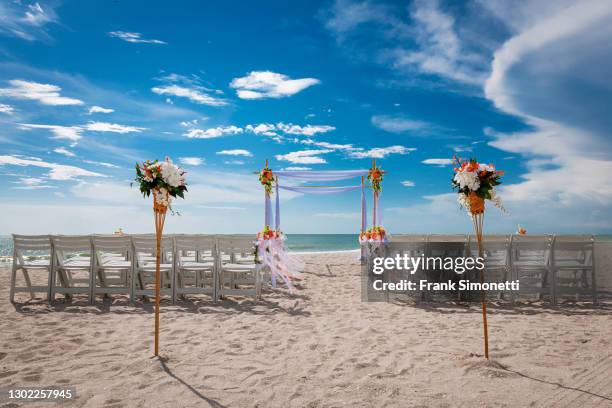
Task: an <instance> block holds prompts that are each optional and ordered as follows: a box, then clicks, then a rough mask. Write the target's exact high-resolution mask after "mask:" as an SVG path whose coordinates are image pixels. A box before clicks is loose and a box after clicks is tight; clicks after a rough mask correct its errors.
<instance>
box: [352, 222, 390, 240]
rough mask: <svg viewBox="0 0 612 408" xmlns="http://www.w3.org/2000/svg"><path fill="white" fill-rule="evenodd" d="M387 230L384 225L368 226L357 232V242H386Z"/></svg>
mask: <svg viewBox="0 0 612 408" xmlns="http://www.w3.org/2000/svg"><path fill="white" fill-rule="evenodd" d="M386 241H387V231H386V230H385V228H384V227H381V226H376V227H370V228H368V229H367V230H365V231H364V232H362V233H361V234H359V242H362V243H363V242H386Z"/></svg>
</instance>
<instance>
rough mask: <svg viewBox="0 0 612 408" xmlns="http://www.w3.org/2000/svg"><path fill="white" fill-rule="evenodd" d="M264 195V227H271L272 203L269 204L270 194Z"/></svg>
mask: <svg viewBox="0 0 612 408" xmlns="http://www.w3.org/2000/svg"><path fill="white" fill-rule="evenodd" d="M265 194H266V201H265V212H266V225H267V226H271V225H272V203H271V202H270V194H268V193H265Z"/></svg>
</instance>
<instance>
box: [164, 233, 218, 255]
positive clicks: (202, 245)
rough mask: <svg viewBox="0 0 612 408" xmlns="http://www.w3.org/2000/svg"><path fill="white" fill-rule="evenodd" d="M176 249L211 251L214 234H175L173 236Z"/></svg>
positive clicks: (213, 246) (213, 244)
mask: <svg viewBox="0 0 612 408" xmlns="http://www.w3.org/2000/svg"><path fill="white" fill-rule="evenodd" d="M174 247H175V249H176V250H177V251H212V250H214V248H215V236H214V235H202V234H177V235H175V236H174Z"/></svg>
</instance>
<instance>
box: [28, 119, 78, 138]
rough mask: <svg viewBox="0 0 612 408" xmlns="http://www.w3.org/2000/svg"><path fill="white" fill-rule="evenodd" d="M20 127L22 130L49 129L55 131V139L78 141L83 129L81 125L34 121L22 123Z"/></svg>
mask: <svg viewBox="0 0 612 408" xmlns="http://www.w3.org/2000/svg"><path fill="white" fill-rule="evenodd" d="M19 128H20V129H22V130H28V129H49V130H50V131H51V132H52V133H53V139H60V140H70V141H73V142H78V141H79V140H80V139H81V137H82V136H81V132H82V131H83V129H82V128H81V127H79V126H59V125H38V124H33V123H20V124H19Z"/></svg>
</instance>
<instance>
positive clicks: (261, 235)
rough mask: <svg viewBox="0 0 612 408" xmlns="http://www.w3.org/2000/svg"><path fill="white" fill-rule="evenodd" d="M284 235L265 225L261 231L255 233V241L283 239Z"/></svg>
mask: <svg viewBox="0 0 612 408" xmlns="http://www.w3.org/2000/svg"><path fill="white" fill-rule="evenodd" d="M284 237H285V235H284V234H283V233H282V232H281V231H276V230H273V229H272V228H270V227H269V226H267V225H266V227H265V228H264V229H263V231H260V232H258V233H257V239H258V240H260V239H274V238H284Z"/></svg>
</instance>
